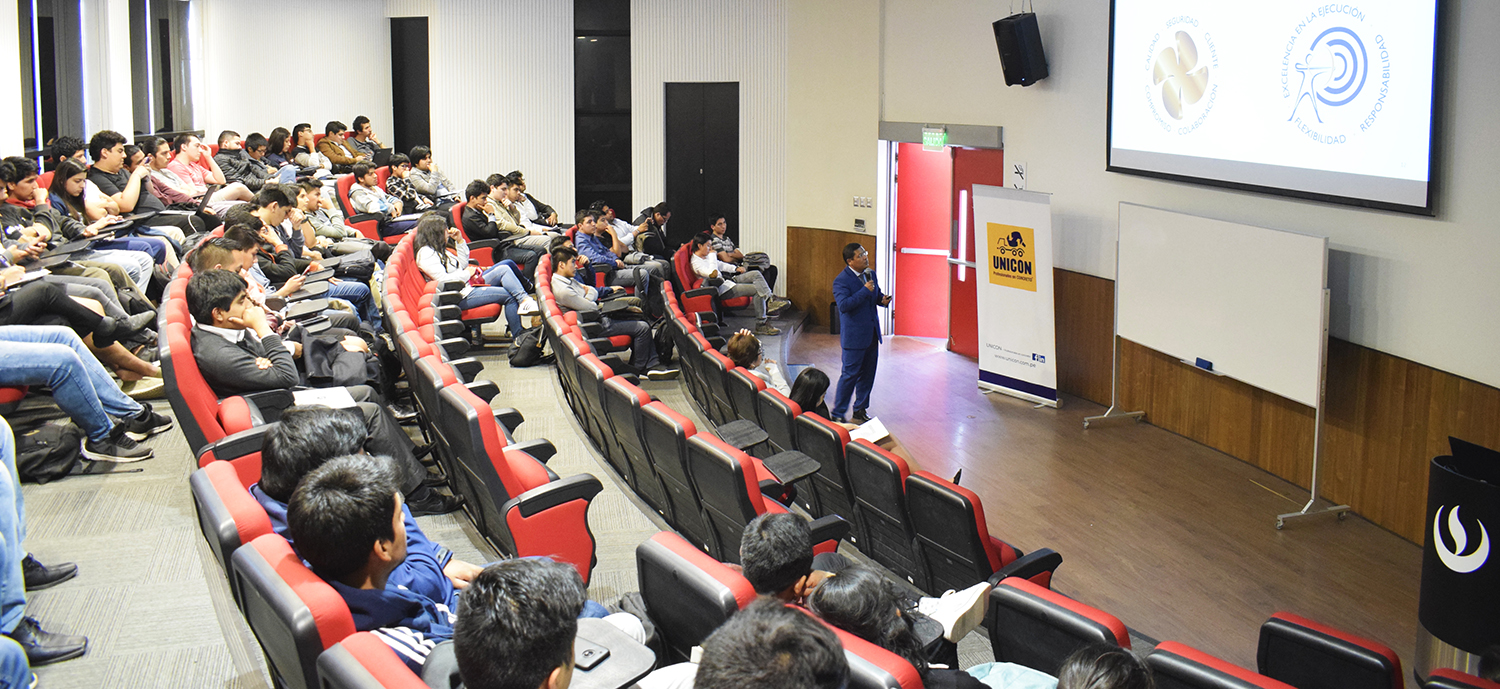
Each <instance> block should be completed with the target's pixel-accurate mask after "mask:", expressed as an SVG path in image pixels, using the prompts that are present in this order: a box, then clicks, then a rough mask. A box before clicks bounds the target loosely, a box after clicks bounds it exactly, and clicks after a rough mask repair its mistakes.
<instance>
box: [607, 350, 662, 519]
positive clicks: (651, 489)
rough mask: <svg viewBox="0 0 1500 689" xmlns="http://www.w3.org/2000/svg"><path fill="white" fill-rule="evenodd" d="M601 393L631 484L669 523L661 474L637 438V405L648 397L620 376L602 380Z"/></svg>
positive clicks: (646, 403) (647, 402)
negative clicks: (627, 468)
mask: <svg viewBox="0 0 1500 689" xmlns="http://www.w3.org/2000/svg"><path fill="white" fill-rule="evenodd" d="M601 392H602V393H603V396H604V400H603V401H604V415H605V417H607V418H608V419H609V422H610V425H611V426H613V427H614V437H615V438H616V440H618V441H619V444H620V449H621V450H623V451H624V454H625V461H626V463H627V464H629V465H630V478H631V481H630V485H631V487H632V488H634V489H635V493H636V495H638V496H640V498H641V499H642V500H644V501H646V504H647V505H649V506H651V509H654V510H656V511H657V512H658V513H660V514H661V515H662V517H664V518H665V519H666V520H667V522H668V523H671V521H672V515H671V514H669V513H668V508H669V507H670V503H669V502H668V501H667V489H666V487H665V486H663V485H662V482H661V477H660V476H657V474H656V468H655V467H653V466H652V465H651V457H650V456H648V455H647V454H646V446H645V444H644V443H643V442H642V441H641V408H642V407H644V406H646V405H648V404H651V396H650V395H648V394H646V392H645V391H644V390H641V389H640V388H639V387H637V386H636V385H635V384H634V383H631V382H630V381H628V380H626V379H625V378H624V377H622V376H615V377H613V378H610V379H608V380H606V381H604V387H603V389H602V390H601Z"/></svg>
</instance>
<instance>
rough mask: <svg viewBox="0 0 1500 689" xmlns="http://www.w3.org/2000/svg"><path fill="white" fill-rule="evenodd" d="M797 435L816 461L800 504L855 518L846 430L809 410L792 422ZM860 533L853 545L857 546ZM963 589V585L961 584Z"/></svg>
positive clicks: (800, 447)
mask: <svg viewBox="0 0 1500 689" xmlns="http://www.w3.org/2000/svg"><path fill="white" fill-rule="evenodd" d="M792 426H793V428H794V429H795V430H796V434H797V449H798V450H799V451H801V452H802V453H803V454H805V455H807V456H809V457H812V458H813V459H815V460H818V473H816V474H813V477H812V488H813V489H812V490H810V491H803V493H806V494H811V495H809V496H807V497H804V498H803V507H806V508H807V511H808V512H809V513H811V514H813V515H814V516H819V517H821V516H824V515H829V514H837V515H839V516H841V517H843V518H845V519H848V520H849V521H850V522H854V521H856V519H857V517H856V516H855V514H854V501H853V499H852V498H850V496H849V477H848V470H847V467H846V466H845V462H844V446H846V445H848V444H849V431H848V430H847V429H845V428H844V427H843V426H840V425H838V424H836V423H834V422H832V421H829V420H828V419H825V418H823V417H821V416H818V415H817V414H813V413H811V412H803V413H802V414H801V415H799V416H798V417H797V418H796V420H795V421H793V422H792ZM858 538H859V536H858V535H857V534H856V535H855V537H854V539H855V540H854V544H855V545H859V541H858ZM960 588H962V587H960Z"/></svg>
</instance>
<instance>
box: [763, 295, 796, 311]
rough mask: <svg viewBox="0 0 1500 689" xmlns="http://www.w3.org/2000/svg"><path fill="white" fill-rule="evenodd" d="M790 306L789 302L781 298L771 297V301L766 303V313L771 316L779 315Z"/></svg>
mask: <svg viewBox="0 0 1500 689" xmlns="http://www.w3.org/2000/svg"><path fill="white" fill-rule="evenodd" d="M791 305H792V302H790V301H788V300H786V299H782V298H781V297H772V298H771V301H769V302H767V303H766V313H772V314H775V313H781V312H782V311H785V310H786V309H787V307H789V306H791Z"/></svg>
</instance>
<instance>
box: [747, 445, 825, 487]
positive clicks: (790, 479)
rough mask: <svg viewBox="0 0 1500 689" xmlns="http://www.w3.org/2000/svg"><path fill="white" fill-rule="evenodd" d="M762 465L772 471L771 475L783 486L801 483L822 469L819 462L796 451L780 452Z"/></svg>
mask: <svg viewBox="0 0 1500 689" xmlns="http://www.w3.org/2000/svg"><path fill="white" fill-rule="evenodd" d="M761 464H763V465H765V467H766V468H767V469H769V470H770V471H771V475H773V476H775V477H776V480H778V481H780V482H782V483H783V484H788V483H795V482H797V481H801V480H802V479H805V478H807V477H809V476H812V475H813V474H816V473H818V469H820V468H822V464H820V463H819V462H818V460H816V459H813V458H812V457H809V456H807V455H805V454H803V453H801V452H798V451H796V450H787V451H785V452H778V453H776V454H774V455H771V456H770V457H767V458H765V459H763V460H761Z"/></svg>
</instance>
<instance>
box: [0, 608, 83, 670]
mask: <svg viewBox="0 0 1500 689" xmlns="http://www.w3.org/2000/svg"><path fill="white" fill-rule="evenodd" d="M6 636H8V637H10V638H12V639H14V640H15V641H16V643H18V644H21V648H23V649H25V650H26V660H27V662H28V663H30V665H31V666H32V667H36V666H38V665H46V664H48V663H56V662H59V661H63V660H69V659H72V658H77V657H78V656H81V655H83V652H84V651H86V650H88V647H89V640H88V639H86V638H84V637H81V636H73V635H71V634H54V633H52V632H49V631H46V630H44V629H42V626H41V625H40V624H37V621H36V618H34V617H23V618H21V623H20V624H19V625H16V629H15V631H12V632H8V633H7V634H6Z"/></svg>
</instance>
